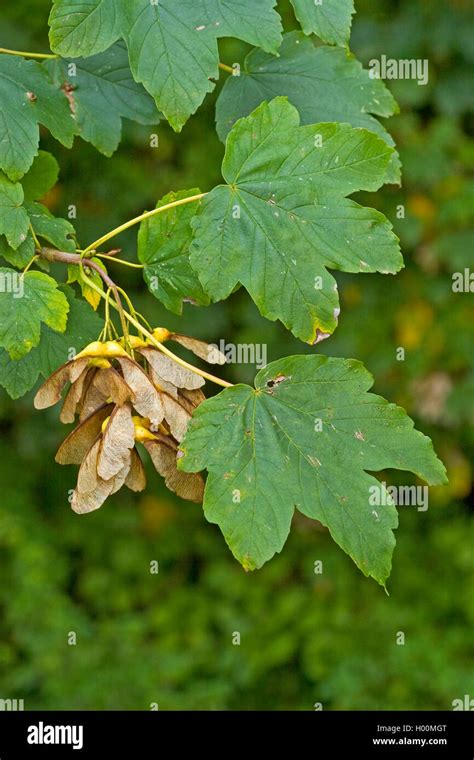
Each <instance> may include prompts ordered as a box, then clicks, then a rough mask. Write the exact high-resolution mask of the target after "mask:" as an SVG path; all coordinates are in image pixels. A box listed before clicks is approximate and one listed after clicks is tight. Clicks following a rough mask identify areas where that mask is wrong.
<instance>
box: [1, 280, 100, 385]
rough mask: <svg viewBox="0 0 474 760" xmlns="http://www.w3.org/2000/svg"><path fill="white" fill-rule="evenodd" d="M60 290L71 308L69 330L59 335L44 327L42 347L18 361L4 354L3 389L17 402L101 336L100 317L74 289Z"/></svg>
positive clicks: (2, 353)
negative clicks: (77, 295)
mask: <svg viewBox="0 0 474 760" xmlns="http://www.w3.org/2000/svg"><path fill="white" fill-rule="evenodd" d="M60 290H61V292H62V293H64V295H65V296H66V298H67V302H68V304H69V313H68V317H67V327H66V330H65V331H64V332H63V333H58V332H56V331H55V330H52V329H51V328H50V327H47V326H46V325H43V326H42V328H41V340H40V342H39V345H38V346H37V347H36V348H32V349H31V351H30V352H29V353H28V354H26V356H24V357H23V358H21V359H18V360H16V361H12V359H11V358H10V356H9V354H8V353H7V351H4V350H1V351H0V385H2V386H3V387H4V388H5V390H6V391H7V393H8V394H9V395H10V396H11V398H13V399H17V398H20V397H21V396H23V395H24V394H25V393H27V392H28V391H29V390H30V389H31V388H32V387H33V386H34V385H35V383H36V381H37V379H38V377H39V375H42V376H43V377H44V378H46V377H49V375H51V374H52V373H53V372H54V371H55V370H56V369H57V368H58V367H60V366H61V364H64V362H67V361H68V360H69V359H70V358H71V356H72V355H73V353H78V352H79V351H80V350H81V349H82V348H83V347H84V346H85V345H87V344H88V343H90V342H91V341H93V340H95V339H96V337H97V335H98V333H99V332H100V329H101V327H102V321H101V319H100V317H98V316H97V314H95V313H94V312H93V311H92V309H91V308H90V307H89V306H88V305H87V304H86V303H85V302H84V301H81V300H79V299H77V298H75V296H74V291H73V289H72V288H69V287H67V286H60Z"/></svg>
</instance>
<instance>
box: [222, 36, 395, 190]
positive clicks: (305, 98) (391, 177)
mask: <svg viewBox="0 0 474 760" xmlns="http://www.w3.org/2000/svg"><path fill="white" fill-rule="evenodd" d="M275 95H285V96H286V97H287V98H288V100H289V101H290V103H292V104H293V105H294V106H295V107H296V108H297V109H298V112H299V114H300V118H301V123H302V124H316V123H317V122H319V121H343V122H347V123H348V124H351V125H352V126H353V127H365V128H366V129H370V130H371V131H372V132H376V134H378V135H380V136H381V137H383V139H384V140H385V142H387V144H388V145H392V146H393V145H394V142H393V139H392V137H391V136H390V135H389V133H388V132H387V131H386V130H385V128H384V127H383V126H382V125H381V124H380V122H379V121H378V120H377V119H376V118H375V116H383V117H387V116H391V115H392V114H393V113H397V112H398V106H397V103H396V101H395V100H394V98H393V97H392V94H391V93H390V91H389V90H388V89H387V87H386V86H385V84H384V83H383V82H382V80H380V79H372V78H371V77H370V74H369V72H368V71H367V70H365V69H363V68H362V65H361V64H360V63H359V61H358V60H357V59H356V58H355V57H354V56H353V55H352V54H351V53H348V52H346V51H345V50H341V49H339V48H329V47H325V46H323V47H315V46H314V45H313V43H312V41H311V40H310V39H308V38H307V37H305V36H304V35H303V34H302V33H301V32H291V33H290V34H285V35H284V37H283V42H282V45H281V47H280V50H279V55H278V56H274V55H271V54H269V53H264V52H263V51H262V50H258V49H256V50H252V51H251V52H250V53H249V54H248V55H247V57H246V58H245V61H244V65H243V67H242V69H241V71H240V75H239V76H230V77H228V78H227V80H226V82H225V85H224V87H223V88H222V90H221V93H220V95H219V98H218V100H217V105H216V127H217V133H218V135H219V137H220V138H221V140H225V138H226V136H227V134H228V132H229V130H230V129H231V127H232V125H233V124H234V123H235V122H236V121H237V119H240V118H241V117H242V116H247V115H248V114H249V113H250V112H251V111H253V110H254V108H256V107H257V106H258V105H259V104H260V103H261V102H262V100H270V99H271V98H273V97H275ZM399 181H400V161H399V158H398V154H397V153H394V154H393V156H392V159H391V161H390V164H389V167H388V172H387V182H399Z"/></svg>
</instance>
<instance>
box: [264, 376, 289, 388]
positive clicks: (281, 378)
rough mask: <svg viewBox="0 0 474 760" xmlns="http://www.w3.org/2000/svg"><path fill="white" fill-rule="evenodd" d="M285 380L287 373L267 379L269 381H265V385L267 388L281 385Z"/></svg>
mask: <svg viewBox="0 0 474 760" xmlns="http://www.w3.org/2000/svg"><path fill="white" fill-rule="evenodd" d="M284 380H287V377H286V375H277V376H276V377H274V378H272V379H271V380H267V382H266V383H265V386H266V387H267V388H274V387H275V385H279V384H280V383H282V382H283V381H284Z"/></svg>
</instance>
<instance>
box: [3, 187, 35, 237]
mask: <svg viewBox="0 0 474 760" xmlns="http://www.w3.org/2000/svg"><path fill="white" fill-rule="evenodd" d="M23 200H24V194H23V188H22V186H21V185H20V183H19V182H12V181H11V180H10V179H8V177H6V176H5V175H4V174H2V173H1V172H0V234H1V235H5V237H6V239H7V241H8V244H9V245H10V246H11V248H13V249H14V250H15V249H16V248H18V247H19V246H20V245H21V243H23V242H24V241H25V240H26V237H27V234H28V228H29V225H30V222H29V219H28V214H27V212H26V209H25V208H24V206H23Z"/></svg>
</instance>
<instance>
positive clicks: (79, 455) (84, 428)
mask: <svg viewBox="0 0 474 760" xmlns="http://www.w3.org/2000/svg"><path fill="white" fill-rule="evenodd" d="M112 409H113V405H112V404H105V405H104V406H102V407H100V409H97V410H96V411H95V412H93V413H92V414H91V415H90V416H89V417H87V419H85V420H83V422H80V423H79V425H78V426H77V427H76V428H75V429H74V430H72V431H71V432H70V433H69V435H68V436H67V438H65V439H64V441H63V442H62V444H61V446H60V447H59V449H58V451H57V454H56V457H55V459H56V462H58V464H81V462H82V460H83V459H84V457H85V456H86V454H87V452H88V451H89V449H90V448H91V446H92V444H93V443H94V441H95V440H96V438H97V437H98V436H99V435H100V432H101V429H102V423H103V421H104V420H105V419H106V418H107V417H108V416H109V415H110V413H111V411H112Z"/></svg>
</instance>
